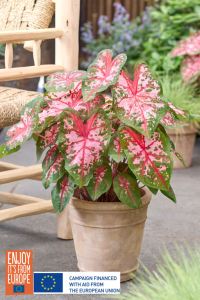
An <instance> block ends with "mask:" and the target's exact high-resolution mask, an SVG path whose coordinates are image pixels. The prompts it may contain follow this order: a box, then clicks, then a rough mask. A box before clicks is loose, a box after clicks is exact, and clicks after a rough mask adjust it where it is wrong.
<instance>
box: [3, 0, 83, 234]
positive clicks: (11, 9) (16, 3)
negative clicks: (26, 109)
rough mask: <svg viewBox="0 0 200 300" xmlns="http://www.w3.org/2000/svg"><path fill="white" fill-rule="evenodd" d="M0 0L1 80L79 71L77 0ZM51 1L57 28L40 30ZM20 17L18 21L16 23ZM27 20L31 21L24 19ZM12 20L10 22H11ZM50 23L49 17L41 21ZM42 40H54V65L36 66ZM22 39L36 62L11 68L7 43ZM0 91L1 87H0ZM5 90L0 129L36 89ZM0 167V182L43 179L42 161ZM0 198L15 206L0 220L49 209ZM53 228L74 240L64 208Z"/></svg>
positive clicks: (33, 201)
mask: <svg viewBox="0 0 200 300" xmlns="http://www.w3.org/2000/svg"><path fill="white" fill-rule="evenodd" d="M2 1H3V3H1V7H0V28H3V30H6V31H2V32H0V43H1V44H4V43H5V44H6V50H5V69H1V70H0V81H7V80H16V79H23V78H33V77H39V76H46V75H49V74H52V73H54V72H57V71H70V70H77V69H78V52H79V47H78V43H79V14H80V0H37V1H35V0H1V2H2ZM35 2H36V4H35V6H34V5H33V4H34V3H35ZM53 2H54V3H53ZM8 4H9V5H8ZM11 4H12V5H11ZM54 5H55V18H56V22H55V23H56V28H50V29H45V28H42V29H41V27H44V26H45V25H44V24H42V25H41V24H40V22H43V19H44V18H45V16H46V14H48V12H49V11H50V12H51V16H52V8H53V10H54ZM18 11H19V14H18ZM40 11H42V14H40V13H39V12H40ZM9 13H10V14H9ZM16 14H17V15H16ZM3 15H4V16H6V18H7V23H9V22H10V23H9V24H7V27H6V24H4V27H3V26H2V23H1V22H2V16H3ZM13 15H14V16H15V19H17V20H16V21H15V20H13V18H14V17H13ZM20 16H21V21H19V18H20ZM27 20H30V21H29V22H28V21H27ZM12 22H13V24H14V25H13V24H11V23H12ZM23 22H24V23H23ZM49 22H50V20H48V22H46V23H45V24H47V23H49ZM4 23H5V22H4ZM16 23H17V25H16ZM38 24H39V25H38ZM48 25H49V24H48ZM48 25H47V27H48ZM17 26H18V27H17ZM37 26H40V29H37V28H38V27H37ZM45 39H56V49H55V50H56V58H55V65H41V64H40V57H41V56H40V44H41V41H42V40H45ZM30 40H31V41H30ZM21 42H25V45H24V47H25V48H26V49H28V50H31V51H32V50H33V57H34V63H35V66H31V67H23V68H12V60H13V50H12V44H13V43H21ZM3 89H5V88H4V87H3ZM6 90H7V91H8V92H7V93H8V94H9V95H10V94H12V95H13V96H12V97H10V98H9V97H8V98H7V99H5V93H6V91H5V90H4V91H3V90H1V88H0V97H1V94H2V95H4V99H3V100H1V98H0V115H1V121H0V128H3V127H5V126H9V125H13V124H15V123H16V122H18V121H19V120H20V112H21V108H22V107H23V106H24V105H25V104H26V103H27V102H29V101H31V100H32V99H35V98H36V97H37V96H38V93H35V92H28V91H22V90H17V89H15V91H13V90H12V89H8V88H6ZM0 171H1V172H0V184H5V183H8V182H13V181H18V180H22V179H32V180H39V181H41V178H42V167H41V165H35V166H29V167H21V166H18V165H13V164H9V163H5V162H0ZM0 202H1V203H7V204H13V205H19V207H14V208H9V209H5V210H2V211H0V222H3V221H6V220H10V219H14V218H19V217H23V216H29V215H34V214H41V213H45V212H54V209H53V206H52V203H51V200H49V201H44V200H42V199H38V198H34V197H28V196H24V195H17V194H15V195H14V194H11V193H5V192H0ZM57 228H58V237H60V238H63V239H72V238H73V237H72V233H71V225H70V222H69V218H68V209H67V207H66V208H65V210H64V211H63V212H62V213H57Z"/></svg>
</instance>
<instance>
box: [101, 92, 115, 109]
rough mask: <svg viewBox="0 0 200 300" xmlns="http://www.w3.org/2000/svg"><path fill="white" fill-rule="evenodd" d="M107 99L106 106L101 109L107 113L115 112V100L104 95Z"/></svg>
mask: <svg viewBox="0 0 200 300" xmlns="http://www.w3.org/2000/svg"><path fill="white" fill-rule="evenodd" d="M103 96H104V99H105V104H104V105H103V106H102V107H101V108H102V109H103V110H105V111H106V112H107V113H111V112H113V98H112V97H111V96H109V95H106V94H103Z"/></svg>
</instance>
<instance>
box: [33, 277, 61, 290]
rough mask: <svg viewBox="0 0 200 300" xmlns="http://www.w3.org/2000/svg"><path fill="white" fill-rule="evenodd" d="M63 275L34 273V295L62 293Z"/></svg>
mask: <svg viewBox="0 0 200 300" xmlns="http://www.w3.org/2000/svg"><path fill="white" fill-rule="evenodd" d="M62 292H63V273H34V293H62Z"/></svg>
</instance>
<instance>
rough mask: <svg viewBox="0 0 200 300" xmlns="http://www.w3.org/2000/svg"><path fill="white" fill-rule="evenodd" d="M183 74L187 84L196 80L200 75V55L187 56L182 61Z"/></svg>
mask: <svg viewBox="0 0 200 300" xmlns="http://www.w3.org/2000/svg"><path fill="white" fill-rule="evenodd" d="M181 74H182V76H183V80H184V81H185V83H186V84H188V83H190V82H194V81H195V80H196V79H197V78H198V77H199V76H200V55H195V56H186V57H185V58H184V59H183V62H182V67H181Z"/></svg>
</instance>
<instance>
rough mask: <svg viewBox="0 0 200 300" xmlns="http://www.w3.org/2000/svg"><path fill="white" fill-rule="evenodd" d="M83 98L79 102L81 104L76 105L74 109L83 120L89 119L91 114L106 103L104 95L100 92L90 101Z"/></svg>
mask: <svg viewBox="0 0 200 300" xmlns="http://www.w3.org/2000/svg"><path fill="white" fill-rule="evenodd" d="M81 100H82V101H81V102H79V104H78V105H77V106H76V107H74V109H75V110H76V111H77V112H78V113H79V115H80V116H81V119H82V120H87V119H89V118H90V116H91V115H92V114H93V113H94V112H96V111H98V110H99V109H100V108H101V107H102V105H103V104H104V103H105V99H104V96H103V95H101V94H99V93H97V94H96V96H95V97H94V99H92V100H90V101H88V102H83V98H82V99H81Z"/></svg>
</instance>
